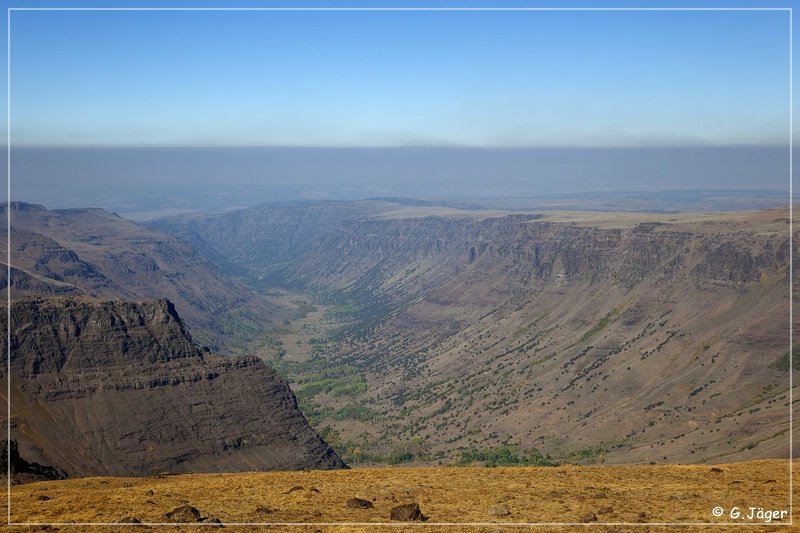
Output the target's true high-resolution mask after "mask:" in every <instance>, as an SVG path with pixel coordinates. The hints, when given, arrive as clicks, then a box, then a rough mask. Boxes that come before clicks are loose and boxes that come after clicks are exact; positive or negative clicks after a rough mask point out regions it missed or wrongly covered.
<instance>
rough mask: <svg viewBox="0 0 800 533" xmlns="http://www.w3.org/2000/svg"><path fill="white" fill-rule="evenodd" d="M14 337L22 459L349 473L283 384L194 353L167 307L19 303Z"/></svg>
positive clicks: (244, 365) (15, 416) (97, 470)
mask: <svg viewBox="0 0 800 533" xmlns="http://www.w3.org/2000/svg"><path fill="white" fill-rule="evenodd" d="M0 315H2V320H3V324H2V332H0V337H1V338H2V343H3V345H4V346H5V343H6V341H7V338H6V324H5V320H6V310H5V309H3V310H2V311H1V312H0ZM10 330H11V339H10V350H11V375H10V376H7V375H5V374H6V372H7V371H6V367H5V365H2V369H0V375H2V377H3V380H4V381H5V380H6V379H8V378H9V377H10V380H11V391H12V396H11V407H12V419H11V423H12V435H13V437H14V439H16V440H17V441H18V442H19V447H20V451H21V453H22V454H23V455H24V456H25V457H26V458H28V460H31V461H35V462H38V463H42V464H47V465H52V466H53V467H56V468H58V469H60V470H62V471H64V472H66V473H68V474H69V475H71V476H89V475H147V474H155V473H159V472H164V471H169V472H190V471H194V472H214V471H244V470H278V469H279V470H291V469H305V468H322V469H326V468H342V467H344V466H345V465H344V464H343V463H342V461H341V460H340V459H339V457H338V456H337V455H336V454H335V452H334V451H333V450H332V449H331V448H330V447H328V446H327V444H325V442H324V441H323V440H322V439H321V438H320V437H319V436H318V435H317V434H316V433H315V432H314V431H313V430H312V429H311V428H310V427H309V425H308V423H307V422H306V420H305V418H304V417H303V415H302V414H301V413H300V411H299V409H298V408H297V402H296V399H295V397H294V394H293V393H292V391H291V390H290V389H289V386H288V385H287V384H286V382H285V381H284V380H283V379H281V378H280V377H279V376H278V375H277V374H276V373H275V372H274V371H273V370H272V369H270V368H269V367H267V366H266V365H265V364H264V363H263V362H262V361H261V360H259V359H256V358H253V357H241V358H229V357H222V356H218V355H214V354H210V353H207V352H205V351H203V350H201V349H200V348H199V347H198V346H197V345H195V344H194V342H193V341H192V339H191V337H190V336H189V334H188V332H187V331H186V328H185V327H184V325H183V322H182V321H181V320H180V318H179V317H178V315H177V313H176V311H175V307H174V306H173V305H172V304H171V303H170V302H169V301H167V300H157V301H148V302H143V303H131V302H123V301H106V302H98V301H95V300H91V299H88V298H78V297H68V298H52V299H32V300H23V301H19V302H16V303H13V304H12V309H11V327H10ZM2 388H3V392H4V391H5V385H4V386H3V387H2Z"/></svg>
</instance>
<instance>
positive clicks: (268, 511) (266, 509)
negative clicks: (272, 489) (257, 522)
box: [256, 507, 275, 514]
mask: <svg viewBox="0 0 800 533" xmlns="http://www.w3.org/2000/svg"><path fill="white" fill-rule="evenodd" d="M256 512H257V513H264V514H272V513H274V512H275V510H274V509H270V508H269V507H256Z"/></svg>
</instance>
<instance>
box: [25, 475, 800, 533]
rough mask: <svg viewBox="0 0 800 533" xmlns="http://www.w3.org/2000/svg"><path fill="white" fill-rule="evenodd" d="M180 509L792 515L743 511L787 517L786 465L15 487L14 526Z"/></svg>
mask: <svg viewBox="0 0 800 533" xmlns="http://www.w3.org/2000/svg"><path fill="white" fill-rule="evenodd" d="M299 487H301V488H299ZM352 497H359V498H364V499H368V500H371V501H372V502H373V504H374V507H373V508H372V509H352V508H348V507H347V506H346V501H347V500H348V499H349V498H352ZM407 502H417V503H419V505H420V508H421V510H422V512H423V513H424V514H425V515H427V516H428V517H429V519H428V521H427V522H425V523H424V524H423V523H420V522H417V523H414V524H413V525H409V524H403V523H397V522H395V523H394V524H393V525H383V526H381V525H380V524H381V523H384V524H385V523H388V522H389V515H390V510H391V508H392V507H393V506H395V505H398V504H401V503H407ZM181 505H191V506H194V507H196V508H197V509H198V510H200V512H201V514H202V516H203V517H204V518H206V519H207V520H211V519H214V518H217V519H219V520H221V521H222V522H223V523H225V524H227V525H226V527H225V531H249V530H253V529H256V528H258V529H260V528H264V529H266V528H269V529H270V530H276V531H365V532H366V531H375V530H377V529H382V530H386V531H427V530H436V531H498V530H502V531H509V530H519V531H521V530H524V529H528V530H530V529H535V530H536V531H572V530H579V531H623V530H625V531H627V530H630V531H674V530H681V531H729V530H731V531H732V530H741V529H742V527H741V526H743V525H744V524H754V523H759V524H762V526H760V527H757V528H756V530H757V531H782V530H787V529H788V519H789V517H788V515H787V516H786V518H784V520H783V521H782V522H772V523H771V524H770V525H769V526H765V525H763V524H764V520H748V519H747V518H746V516H747V514H749V508H750V507H756V508H761V507H763V508H764V509H766V510H787V511H788V509H789V463H788V461H780V460H770V461H750V462H742V463H730V464H720V465H636V466H576V465H564V466H556V467H512V468H483V467H438V468H370V469H354V470H340V471H301V472H261V473H244V474H188V475H179V476H171V475H162V476H153V477H145V478H82V479H71V480H63V481H46V482H38V483H30V484H25V485H14V486H12V487H11V508H12V523H29V524H32V523H33V524H52V525H51V526H50V529H49V530H54V528H55V529H58V530H61V531H76V530H92V531H135V530H137V529H138V528H136V529H131V528H130V527H125V526H112V525H107V526H103V527H98V526H91V527H90V526H79V525H71V526H67V525H61V524H64V523H78V524H80V523H107V524H108V523H115V522H118V521H120V520H122V519H123V518H125V517H135V518H137V519H138V520H140V521H142V522H144V523H152V524H158V523H163V522H164V521H165V519H164V518H163V515H164V513H166V512H169V511H171V510H173V509H175V508H176V507H179V506H181ZM715 506H721V507H723V508H724V510H725V514H724V515H723V516H722V517H721V518H715V517H714V516H713V515H712V509H713V508H714V507H715ZM732 507H739V508H740V509H741V511H742V517H741V518H739V519H738V520H734V521H732V520H731V519H730V516H729V513H730V509H731V508H732ZM498 510H499V512H498ZM504 510H507V511H508V514H505V515H504V512H505V511H504ZM796 520H797V518H795V521H796ZM720 522H735V524H736V525H732V526H730V527H725V526H720V525H719V523H720ZM236 523H239V524H243V523H249V524H260V526H255V525H249V526H246V525H239V526H236V525H235V524H236ZM287 523H292V524H295V523H297V524H303V523H306V524H308V525H306V526H302V525H289V524H287ZM333 523H339V524H341V523H346V524H344V525H333ZM467 523H472V524H467ZM524 523H534V524H535V523H538V524H549V525H539V526H535V527H533V528H532V526H530V525H527V526H523V525H520V524H524ZM554 523H567V524H568V523H572V524H573V525H563V526H559V525H555V524H554ZM681 523H682V524H692V523H702V524H717V525H708V526H703V525H694V526H689V525H683V526H679V525H678V524H681ZM268 524H271V525H268ZM454 524H455V525H454ZM513 524H517V525H513ZM578 524H579V525H578ZM628 524H630V525H628ZM658 524H661V525H658ZM209 525H210V524H209ZM153 527H154V528H155V527H158V528H159V529H161V528H162V526H153ZM163 527H166V528H167V529H169V530H170V531H176V530H185V531H204V530H205V528H201V529H198V528H197V527H196V526H163ZM9 529H11V530H15V531H16V530H20V531H21V530H30V527H29V526H25V527H23V526H14V527H11V528H9ZM744 529H749V530H752V529H750V528H744Z"/></svg>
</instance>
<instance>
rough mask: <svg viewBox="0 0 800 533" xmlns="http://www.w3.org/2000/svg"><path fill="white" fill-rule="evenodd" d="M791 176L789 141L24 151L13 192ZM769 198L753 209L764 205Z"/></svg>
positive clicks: (107, 200)
mask: <svg viewBox="0 0 800 533" xmlns="http://www.w3.org/2000/svg"><path fill="white" fill-rule="evenodd" d="M4 158H5V154H0V160H2V159H4ZM788 173H789V167H788V149H787V148H786V147H753V146H750V147H741V146H734V147H730V146H729V147H668V148H667V147H658V148H655V147H649V148H504V149H501V148H460V147H395V148H306V147H294V148H287V147H147V148H142V147H139V148H110V147H104V148H96V147H95V148H63V147H62V148H52V147H51V148H31V147H25V148H22V147H14V148H13V149H12V175H13V179H12V183H11V199H12V200H21V201H28V202H32V203H41V204H43V205H46V206H47V207H50V208H66V207H87V206H93V207H103V208H106V209H109V210H113V211H116V212H118V213H120V214H123V215H128V216H131V217H133V218H139V219H146V218H152V217H153V216H158V215H160V214H171V213H178V212H186V211H226V210H230V209H235V208H240V207H249V206H251V205H254V204H258V203H263V202H269V201H285V200H326V199H327V200H356V199H363V198H370V197H414V198H434V199H447V200H459V199H470V198H548V197H557V196H568V195H575V194H580V193H595V194H597V193H604V192H605V193H607V192H614V191H617V192H628V193H640V194H641V193H648V192H650V193H654V192H663V191H674V190H733V191H737V190H738V191H756V190H757V191H774V192H775V193H776V195H775V197H776V198H778V199H780V198H786V203H788V190H789V183H788V175H789V174H788ZM745 196H746V195H745ZM756 200H757V201H756ZM761 200H763V198H762V199H756V198H754V201H756V202H755V203H753V204H752V205H753V206H762V205H765V204H763V203H762V202H761ZM772 203H774V202H771V203H768V205H771V204H772ZM719 205H720V207H719V208H723V209H724V208H725V205H724V204H719ZM741 205H747V204H741V203H738V202H737V203H735V204H733V205H732V206H731V207H729V208H737V207H741ZM687 208H691V206H687Z"/></svg>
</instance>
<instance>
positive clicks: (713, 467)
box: [711, 466, 722, 474]
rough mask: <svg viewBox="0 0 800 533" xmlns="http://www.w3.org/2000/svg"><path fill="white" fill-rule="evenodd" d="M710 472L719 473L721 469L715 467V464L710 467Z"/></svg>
mask: <svg viewBox="0 0 800 533" xmlns="http://www.w3.org/2000/svg"><path fill="white" fill-rule="evenodd" d="M711 472H712V473H713V474H721V473H722V469H721V468H717V467H716V466H712V467H711Z"/></svg>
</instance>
